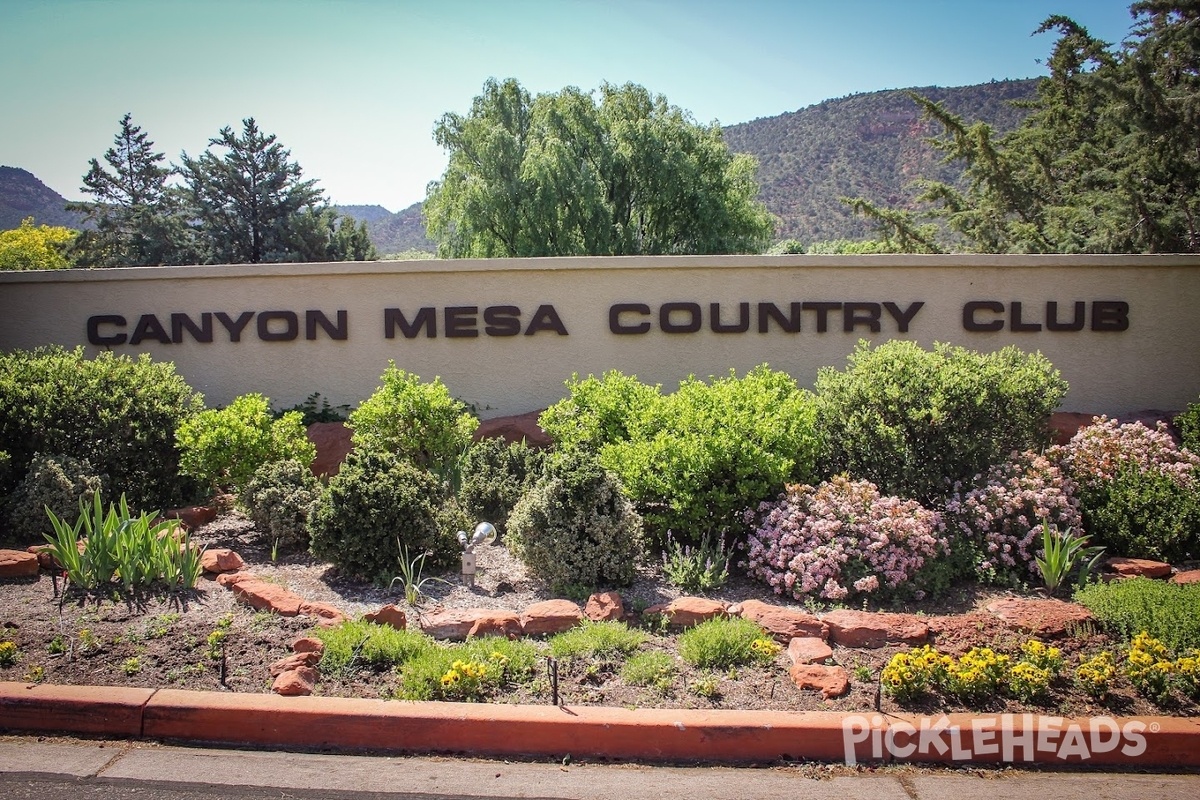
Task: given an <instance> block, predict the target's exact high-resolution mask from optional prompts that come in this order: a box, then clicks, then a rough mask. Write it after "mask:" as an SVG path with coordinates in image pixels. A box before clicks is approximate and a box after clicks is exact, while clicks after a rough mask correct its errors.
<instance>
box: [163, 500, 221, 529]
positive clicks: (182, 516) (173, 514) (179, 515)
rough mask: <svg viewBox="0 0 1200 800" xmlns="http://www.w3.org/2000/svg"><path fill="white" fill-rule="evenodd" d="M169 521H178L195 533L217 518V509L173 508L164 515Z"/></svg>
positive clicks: (208, 507)
mask: <svg viewBox="0 0 1200 800" xmlns="http://www.w3.org/2000/svg"><path fill="white" fill-rule="evenodd" d="M163 516H165V517H166V518H167V519H177V520H179V521H180V522H181V523H183V527H185V528H187V529H188V530H189V531H194V530H196V529H197V528H199V527H201V526H202V525H207V524H208V523H210V522H212V521H213V520H214V519H216V518H217V509H215V508H212V507H210V506H188V507H187V508H172V509H170V510H168V511H167V512H166V514H164V515H163Z"/></svg>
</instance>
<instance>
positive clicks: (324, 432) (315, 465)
mask: <svg viewBox="0 0 1200 800" xmlns="http://www.w3.org/2000/svg"><path fill="white" fill-rule="evenodd" d="M307 433H308V440H309V441H310V442H312V443H313V444H314V445H316V447H317V457H316V458H314V459H313V462H312V471H313V474H314V475H316V476H317V477H318V478H319V477H321V476H322V475H328V476H330V477H333V476H334V475H337V474H338V470H340V469H341V468H342V462H343V461H345V460H346V456H347V454H349V452H350V449H351V444H350V429H349V428H347V427H346V425H345V423H342V422H314V423H313V424H312V425H309V426H308V431H307Z"/></svg>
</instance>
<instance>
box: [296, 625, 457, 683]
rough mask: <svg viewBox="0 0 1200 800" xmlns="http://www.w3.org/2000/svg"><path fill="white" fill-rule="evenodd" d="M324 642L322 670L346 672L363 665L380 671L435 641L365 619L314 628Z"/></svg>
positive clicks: (421, 634)
mask: <svg viewBox="0 0 1200 800" xmlns="http://www.w3.org/2000/svg"><path fill="white" fill-rule="evenodd" d="M313 635H314V636H316V637H317V638H318V639H320V640H321V642H322V643H323V644H324V645H325V651H324V653H322V655H321V664H320V667H321V671H322V672H327V673H329V674H331V675H343V676H344V675H349V674H350V673H352V672H353V671H354V670H355V669H360V668H363V667H366V668H369V669H373V670H376V671H379V672H382V671H385V670H390V669H393V668H395V667H398V666H400V665H402V664H404V663H405V662H407V661H409V660H410V659H412V658H415V657H417V656H418V655H420V654H421V653H424V652H425V651H427V650H433V649H434V648H436V647H437V644H436V643H435V642H434V641H433V639H431V638H430V637H428V636H426V635H425V634H423V633H421V632H420V631H412V630H399V629H397V628H393V627H392V626H391V625H376V624H374V623H371V622H366V621H364V620H361V619H359V620H346V621H344V622H342V623H340V624H338V625H335V626H333V627H331V628H317V629H316V630H315V631H313Z"/></svg>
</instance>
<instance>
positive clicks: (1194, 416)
mask: <svg viewBox="0 0 1200 800" xmlns="http://www.w3.org/2000/svg"><path fill="white" fill-rule="evenodd" d="M1175 426H1176V427H1177V428H1179V436H1180V439H1181V443H1182V444H1183V446H1184V447H1186V448H1187V449H1188V450H1191V451H1192V452H1193V453H1200V402H1196V403H1188V407H1187V410H1185V411H1184V412H1183V413H1182V414H1180V415H1179V416H1178V417H1176V418H1175Z"/></svg>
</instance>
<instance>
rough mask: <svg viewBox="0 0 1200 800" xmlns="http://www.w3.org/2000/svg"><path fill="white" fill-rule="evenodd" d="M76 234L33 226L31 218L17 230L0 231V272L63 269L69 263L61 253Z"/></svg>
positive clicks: (54, 226)
mask: <svg viewBox="0 0 1200 800" xmlns="http://www.w3.org/2000/svg"><path fill="white" fill-rule="evenodd" d="M77 233H78V232H77V231H73V230H71V229H70V228H61V227H58V226H56V225H36V226H35V225H34V224H33V217H26V218H25V219H24V220H22V221H21V227H19V228H15V229H13V230H11V231H0V270H27V269H66V268H67V267H70V266H71V262H70V261H69V260H68V259H67V256H66V255H64V251H65V250H66V249H67V248H68V247H69V246H70V244H71V242H72V241H74V239H75V237H76V235H77Z"/></svg>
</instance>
